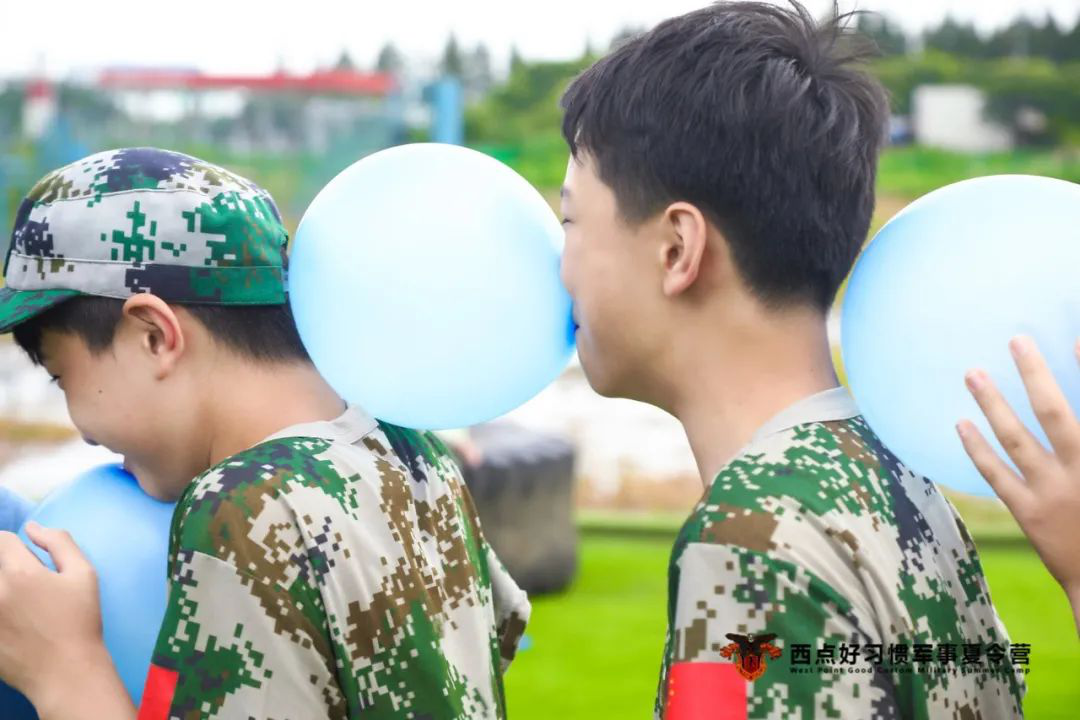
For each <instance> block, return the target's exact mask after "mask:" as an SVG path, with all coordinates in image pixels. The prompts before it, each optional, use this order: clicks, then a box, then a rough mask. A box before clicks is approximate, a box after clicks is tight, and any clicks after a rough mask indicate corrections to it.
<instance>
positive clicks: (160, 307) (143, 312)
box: [123, 293, 185, 379]
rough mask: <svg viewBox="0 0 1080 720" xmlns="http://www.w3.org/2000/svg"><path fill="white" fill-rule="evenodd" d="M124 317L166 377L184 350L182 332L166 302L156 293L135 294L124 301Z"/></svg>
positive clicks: (178, 321)
mask: <svg viewBox="0 0 1080 720" xmlns="http://www.w3.org/2000/svg"><path fill="white" fill-rule="evenodd" d="M123 316H124V318H125V319H129V320H131V321H132V322H133V324H134V327H135V329H136V332H138V334H139V335H138V336H139V343H140V346H141V347H142V349H143V350H144V351H145V352H146V353H148V354H149V355H151V356H152V357H154V358H155V359H156V360H157V362H158V365H159V367H158V379H161V378H163V377H165V375H167V374H168V373H169V372H170V371H171V370H172V369H173V368H174V367H175V366H176V361H177V360H178V359H179V358H180V356H181V355H182V354H183V352H184V346H185V343H184V332H183V329H182V328H181V326H180V320H179V318H178V317H177V315H176V313H175V312H173V309H172V308H171V307H169V304H168V303H166V302H165V301H164V300H162V299H161V298H159V297H158V296H156V295H151V294H150V293H138V294H136V295H132V296H131V297H130V298H128V299H127V300H126V301H125V302H124V309H123Z"/></svg>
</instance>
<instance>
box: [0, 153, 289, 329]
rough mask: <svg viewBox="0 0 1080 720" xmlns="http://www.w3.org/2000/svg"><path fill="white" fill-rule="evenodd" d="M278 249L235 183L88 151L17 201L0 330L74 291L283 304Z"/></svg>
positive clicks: (205, 170) (273, 210)
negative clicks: (144, 293)
mask: <svg viewBox="0 0 1080 720" xmlns="http://www.w3.org/2000/svg"><path fill="white" fill-rule="evenodd" d="M287 242H288V234H287V233H286V232H285V227H284V226H283V225H282V222H281V215H280V214H279V213H278V209H277V207H276V206H275V205H274V201H273V199H272V198H271V197H270V194H269V193H267V192H266V191H265V190H263V189H262V188H260V187H259V186H258V185H256V184H255V183H253V182H251V181H249V180H246V179H244V178H242V177H240V176H239V175H236V174H234V173H231V172H229V171H228V170H224V169H222V168H220V167H217V166H216V165H211V164H210V163H208V162H204V161H203V160H199V159H197V158H193V157H190V156H188V155H183V154H181V153H176V152H170V151H168V150H159V149H157V148H125V149H122V150H107V151H105V152H101V153H97V154H96V155H91V156H89V157H86V158H83V159H82V160H78V161H76V162H74V163H72V164H70V165H66V166H65V167H62V168H60V169H59V170H54V171H53V172H51V173H49V174H48V175H46V176H45V177H44V178H42V179H41V180H40V181H38V183H37V184H36V185H35V186H34V187H33V189H32V190H31V191H30V193H29V194H28V195H27V196H26V198H25V199H24V200H23V202H22V204H21V205H20V207H19V211H18V213H17V215H16V216H15V226H14V228H13V230H12V233H11V246H10V247H9V248H8V255H7V260H6V262H5V264H4V283H5V287H4V288H2V289H0V332H7V331H9V330H11V329H12V328H14V327H15V326H16V325H18V324H19V323H21V322H23V321H25V320H27V319H29V318H31V317H33V316H35V315H37V314H39V313H41V312H43V311H45V310H47V309H48V308H50V307H52V306H54V305H56V304H57V303H59V302H61V301H63V300H66V299H68V298H70V297H73V296H76V295H99V296H104V297H113V298H127V297H130V296H131V295H134V294H135V293H139V292H152V293H153V294H155V295H157V296H159V297H160V298H162V299H163V300H167V301H170V302H176V303H206V304H214V305H277V304H282V303H284V302H285V301H286V296H285V264H286V257H285V251H286V244H287Z"/></svg>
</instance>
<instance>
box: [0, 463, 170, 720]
mask: <svg viewBox="0 0 1080 720" xmlns="http://www.w3.org/2000/svg"><path fill="white" fill-rule="evenodd" d="M174 507H175V506H174V505H172V504H170V503H164V502H160V501H158V500H155V499H153V498H151V497H150V496H149V495H147V494H146V493H145V492H143V491H142V489H140V488H139V485H138V483H137V482H136V480H135V478H134V477H132V476H131V475H130V474H129V473H128V472H126V471H125V470H124V469H123V468H121V467H120V466H119V465H103V466H101V467H98V468H95V469H93V470H90V471H88V472H86V473H83V474H82V475H80V476H79V477H77V478H76V479H75V480H74V481H73V482H72V483H71V484H70V485H67V486H65V487H62V488H60V489H59V490H57V491H55V492H53V493H52V494H51V495H49V496H48V497H47V498H45V500H44V501H43V502H42V503H41V504H40V505H39V506H38V507H37V508H36V509H35V510H34V512H33V513H31V515H30V517H29V518H27V521H30V520H33V521H35V522H37V523H38V524H39V525H43V526H45V527H52V528H61V529H63V530H67V531H68V532H69V533H71V536H72V538H73V539H74V540H75V542H76V543H77V544H78V546H79V548H80V549H81V550H82V552H83V554H85V555H86V557H87V558H88V559H89V560H90V563H91V564H92V565H93V566H94V570H96V571H97V576H98V588H99V591H100V595H101V620H102V629H103V632H104V636H105V646H106V647H107V648H108V650H109V653H110V655H111V656H112V659H113V663H114V664H115V665H116V669H117V672H118V673H119V674H120V678H121V679H122V680H123V681H124V685H125V686H126V687H127V690H128V692H129V693H130V694H131V697H132V699H133V700H134V702H135V704H136V706H137V705H138V704H139V701H140V700H141V699H142V691H143V684H144V683H145V681H146V673H147V671H148V670H149V668H150V656H151V654H152V653H153V650H154V643H155V641H156V640H157V635H158V631H159V630H160V628H161V621H162V619H163V618H164V616H165V601H166V579H167V578H166V572H167V564H168V554H169V527H170V523H171V522H172V514H173V508H174ZM19 534H20V536H21V537H22V539H23V541H24V542H25V543H26V544H27V545H29V546H30V548H31V549H32V550H33V551H34V552H35V553H36V554H37V556H38V557H39V558H40V559H41V560H42V562H44V563H45V564H47V565H48V566H49V567H53V564H52V561H51V560H50V559H49V556H48V553H46V552H45V551H44V550H42V549H41V548H39V547H37V546H36V545H34V544H33V543H32V542H30V540H29V539H28V538H27V537H26V536H25V534H24V533H23V531H22V530H20V532H19ZM6 690H8V691H9V692H8V693H7V695H8V697H6V698H5V697H4V693H0V717H5V718H6V717H9V713H14V712H15V711H16V710H17V708H16V707H15V706H13V705H9V704H7V703H8V702H11V703H15V700H13V699H12V696H15V697H16V698H17V699H19V700H21V696H17V694H16V693H14V691H10V688H6ZM9 708H10V710H9Z"/></svg>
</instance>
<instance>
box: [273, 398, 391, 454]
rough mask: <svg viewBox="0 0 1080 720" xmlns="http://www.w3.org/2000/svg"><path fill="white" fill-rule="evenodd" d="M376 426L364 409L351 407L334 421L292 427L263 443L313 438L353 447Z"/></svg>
mask: <svg viewBox="0 0 1080 720" xmlns="http://www.w3.org/2000/svg"><path fill="white" fill-rule="evenodd" d="M376 425H377V423H376V422H375V418H373V417H371V416H370V415H368V414H367V412H366V411H365V410H364V409H363V408H361V407H359V406H357V405H350V406H348V408H346V410H345V412H343V413H342V414H341V415H339V416H337V417H336V418H334V419H333V420H317V421H315V422H309V423H299V424H297V425H290V426H289V427H287V428H283V429H281V430H278V431H277V432H276V433H274V434H273V435H271V436H270V437H268V438H265V439H264V440H263V442H269V441H270V440H277V439H279V438H287V437H313V438H321V439H323V440H330V441H334V442H340V443H345V444H346V445H352V444H353V443H355V442H356V441H358V440H359V439H360V438H362V437H364V436H365V435H367V434H368V433H369V432H371V431H372V430H374V429H375V427H376ZM260 444H261V443H260Z"/></svg>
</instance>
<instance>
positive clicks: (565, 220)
mask: <svg viewBox="0 0 1080 720" xmlns="http://www.w3.org/2000/svg"><path fill="white" fill-rule="evenodd" d="M569 222H573V221H572V220H570V218H563V219H562V224H563V225H565V224H567V223H569Z"/></svg>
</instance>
